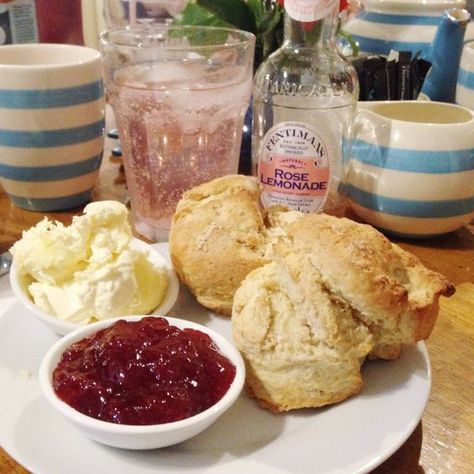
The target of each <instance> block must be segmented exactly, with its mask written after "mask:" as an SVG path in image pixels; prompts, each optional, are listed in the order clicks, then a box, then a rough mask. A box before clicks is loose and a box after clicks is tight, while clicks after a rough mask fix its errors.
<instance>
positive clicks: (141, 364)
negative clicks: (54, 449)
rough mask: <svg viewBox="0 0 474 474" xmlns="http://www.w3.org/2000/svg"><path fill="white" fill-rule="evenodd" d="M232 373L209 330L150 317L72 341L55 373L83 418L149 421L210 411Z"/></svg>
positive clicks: (61, 393) (59, 390)
mask: <svg viewBox="0 0 474 474" xmlns="http://www.w3.org/2000/svg"><path fill="white" fill-rule="evenodd" d="M234 377H235V366H234V365H233V364H232V363H231V362H230V361H229V360H228V359H227V357H225V356H224V355H223V354H222V353H221V352H219V350H218V348H217V346H216V345H215V343H214V342H213V341H212V339H211V338H210V337H209V336H208V335H207V334H205V333H203V332H201V331H197V330H194V329H179V328H177V327H176V326H172V325H170V324H169V323H168V321H167V320H166V319H164V318H156V317H146V318H142V319H141V320H139V321H133V322H132V321H124V320H119V321H117V322H115V323H114V324H112V325H111V326H109V327H108V328H106V329H103V330H101V331H98V332H97V333H95V334H94V335H92V336H89V337H87V338H85V339H82V340H81V341H78V342H76V343H74V344H72V345H71V346H69V348H68V349H66V351H65V352H64V353H63V355H62V358H61V360H60V362H59V364H58V366H57V367H56V368H55V370H54V372H53V387H54V390H55V392H56V394H57V395H58V397H59V398H61V400H63V401H64V402H66V403H67V404H68V405H70V406H72V407H73V408H75V409H76V410H78V411H80V412H81V413H84V414H85V415H88V416H91V417H93V418H98V419H99V420H103V421H109V422H112V423H121V424H127V425H151V424H159V423H169V422H172V421H178V420H182V419H184V418H188V417H190V416H193V415H195V414H197V413H200V412H202V411H204V410H206V409H207V408H209V407H210V406H212V405H214V404H215V403H216V402H217V401H219V400H220V399H221V398H222V397H223V396H224V394H225V393H226V392H227V390H228V389H229V386H230V385H231V383H232V381H233V380H234Z"/></svg>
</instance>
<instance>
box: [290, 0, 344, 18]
mask: <svg viewBox="0 0 474 474" xmlns="http://www.w3.org/2000/svg"><path fill="white" fill-rule="evenodd" d="M338 1H339V0H285V10H286V12H287V13H288V15H289V16H290V18H292V19H293V20H296V21H303V22H309V21H316V20H320V19H321V18H324V17H325V16H327V15H329V13H331V12H332V11H333V10H334V9H335V8H336V5H337V3H338Z"/></svg>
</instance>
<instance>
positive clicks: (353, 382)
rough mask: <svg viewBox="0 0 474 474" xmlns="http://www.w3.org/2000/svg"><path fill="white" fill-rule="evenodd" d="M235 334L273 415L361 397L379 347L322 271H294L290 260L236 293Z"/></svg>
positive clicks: (250, 379)
mask: <svg viewBox="0 0 474 474" xmlns="http://www.w3.org/2000/svg"><path fill="white" fill-rule="evenodd" d="M232 337H233V340H234V342H235V344H236V345H237V347H238V348H239V350H240V351H241V352H242V354H243V356H244V360H245V362H246V367H247V387H248V388H249V391H250V392H251V394H252V395H253V396H254V397H255V398H256V399H257V400H258V401H259V403H260V404H262V405H264V406H265V407H267V408H270V409H271V410H273V411H286V410H291V409H295V408H306V407H320V406H323V405H327V404H329V403H336V402H339V401H341V400H344V399H345V398H347V397H349V396H350V395H353V394H355V393H357V392H358V391H359V390H360V388H361V386H362V379H361V374H360V366H361V364H362V362H363V360H364V359H365V357H366V356H367V354H368V353H369V351H370V350H371V349H372V346H373V337H372V335H371V334H370V331H369V330H368V329H367V328H366V327H365V326H364V325H362V324H359V323H358V322H357V321H356V320H355V319H354V318H353V314H352V310H351V308H350V307H349V306H348V305H347V304H345V303H344V302H342V301H340V300H338V299H337V298H333V296H332V295H331V294H330V293H329V292H328V291H326V289H325V288H324V286H323V283H322V281H321V278H320V276H319V275H318V274H317V273H316V272H313V273H309V274H308V273H305V272H300V273H296V274H295V273H293V272H291V271H290V269H289V268H287V267H286V265H285V263H284V261H274V262H272V263H270V264H267V265H265V266H263V267H261V268H258V269H257V270H254V271H252V272H251V273H250V274H249V275H248V276H247V278H246V279H245V280H244V282H243V283H242V285H241V286H240V288H239V289H238V290H237V292H236V294H235V299H234V309H233V315H232Z"/></svg>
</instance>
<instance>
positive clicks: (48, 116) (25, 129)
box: [0, 44, 104, 211]
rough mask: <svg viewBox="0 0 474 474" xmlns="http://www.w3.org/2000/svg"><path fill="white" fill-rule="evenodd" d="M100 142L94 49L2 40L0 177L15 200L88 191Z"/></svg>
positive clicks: (67, 201) (68, 199)
mask: <svg viewBox="0 0 474 474" xmlns="http://www.w3.org/2000/svg"><path fill="white" fill-rule="evenodd" d="M103 144H104V90H103V81H102V65H101V59H100V54H99V52H98V51H96V50H94V49H91V48H86V47H83V46H74V45H62V44H17V45H7V46H2V47H0V184H1V185H2V186H3V188H4V190H5V191H6V193H7V194H8V196H9V197H10V199H11V201H12V202H13V203H14V204H15V205H17V206H18V207H22V208H25V209H29V210H34V211H57V210H63V209H68V208H73V207H76V206H80V205H81V204H83V203H85V202H87V201H88V200H89V199H90V196H91V191H92V188H93V186H94V184H95V182H96V179H97V175H98V172H99V167H100V163H101V159H102V152H103Z"/></svg>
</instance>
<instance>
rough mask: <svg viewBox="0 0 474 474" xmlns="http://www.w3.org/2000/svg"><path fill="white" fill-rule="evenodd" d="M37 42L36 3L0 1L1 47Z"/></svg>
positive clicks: (27, 0)
mask: <svg viewBox="0 0 474 474" xmlns="http://www.w3.org/2000/svg"><path fill="white" fill-rule="evenodd" d="M37 42H38V25H37V21H36V8H35V1H34V0H9V1H1V0H0V45H1V44H11V43H37Z"/></svg>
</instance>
